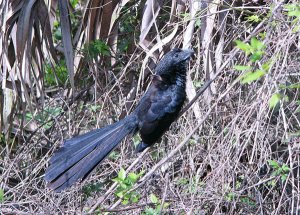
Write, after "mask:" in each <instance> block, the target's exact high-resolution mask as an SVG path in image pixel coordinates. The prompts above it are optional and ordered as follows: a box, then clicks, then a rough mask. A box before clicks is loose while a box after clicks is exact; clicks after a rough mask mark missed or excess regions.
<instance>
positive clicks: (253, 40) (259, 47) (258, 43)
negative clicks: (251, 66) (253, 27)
mask: <svg viewBox="0 0 300 215" xmlns="http://www.w3.org/2000/svg"><path fill="white" fill-rule="evenodd" d="M250 44H251V46H252V48H253V49H254V50H257V51H260V50H263V49H264V48H265V45H264V44H263V43H262V42H261V41H259V40H258V39H256V38H255V37H252V38H251V41H250Z"/></svg>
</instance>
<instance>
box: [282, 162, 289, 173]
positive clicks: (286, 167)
mask: <svg viewBox="0 0 300 215" xmlns="http://www.w3.org/2000/svg"><path fill="white" fill-rule="evenodd" d="M281 168H282V170H283V171H284V172H289V171H290V168H289V167H288V165H286V164H283V165H282V167H281Z"/></svg>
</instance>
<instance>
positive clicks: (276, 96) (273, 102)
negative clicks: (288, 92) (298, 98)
mask: <svg viewBox="0 0 300 215" xmlns="http://www.w3.org/2000/svg"><path fill="white" fill-rule="evenodd" d="M280 100H281V95H280V94H279V93H275V94H273V95H272V96H271V98H270V100H269V106H270V108H274V107H275V106H276V105H277V104H278V102H280Z"/></svg>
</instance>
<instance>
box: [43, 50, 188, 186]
mask: <svg viewBox="0 0 300 215" xmlns="http://www.w3.org/2000/svg"><path fill="white" fill-rule="evenodd" d="M192 54H193V51H192V50H181V49H178V48H175V49H173V50H171V51H170V52H168V53H167V54H166V55H165V56H164V57H163V58H162V60H161V61H160V62H159V63H158V65H157V67H156V68H155V75H153V79H152V83H151V85H150V87H149V89H148V90H147V92H146V93H145V95H144V96H143V97H142V99H141V101H140V103H139V104H138V105H137V107H136V109H135V110H134V111H133V112H132V113H131V114H130V115H128V116H127V117H125V118H124V119H122V120H120V121H118V122H116V123H114V124H112V125H108V126H106V127H104V128H100V129H96V130H93V131H90V132H88V133H86V134H83V135H79V136H77V137H74V138H72V139H69V140H67V141H66V142H65V143H64V144H63V146H62V147H61V148H60V149H59V150H57V152H56V153H55V154H54V155H53V156H52V158H51V159H50V166H49V167H48V169H47V171H46V174H45V180H46V181H47V182H48V187H50V188H51V189H54V190H56V191H57V192H59V191H61V190H63V189H65V188H67V187H70V186H71V185H72V184H74V183H75V182H76V181H78V180H79V179H82V180H83V179H85V178H86V177H87V176H88V175H89V173H90V172H91V171H92V170H93V169H94V168H95V167H96V166H97V165H98V164H99V163H100V162H101V161H103V160H104V158H105V157H106V156H107V155H108V154H109V153H110V152H111V151H112V150H113V149H114V148H115V147H116V146H117V145H118V144H119V143H120V142H121V141H122V139H124V138H125V137H126V136H127V135H129V134H134V133H136V132H138V131H139V132H140V135H141V138H142V142H141V143H139V145H138V146H137V148H136V151H138V152H141V151H143V150H144V149H146V148H147V147H149V146H151V145H153V144H154V143H155V142H156V141H157V140H158V139H159V138H160V137H161V136H162V135H163V133H164V132H165V131H166V130H167V129H168V128H169V127H170V125H171V123H172V122H173V121H174V120H175V119H176V118H177V116H178V114H179V111H180V110H181V108H182V106H183V103H184V101H185V99H186V93H185V84H186V62H187V61H188V60H189V59H190V57H191V55H192Z"/></svg>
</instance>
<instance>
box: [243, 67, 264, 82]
mask: <svg viewBox="0 0 300 215" xmlns="http://www.w3.org/2000/svg"><path fill="white" fill-rule="evenodd" d="M265 74H266V73H265V72H264V71H261V70H256V71H255V72H247V73H246V74H243V75H242V80H241V83H242V84H250V83H251V82H253V81H256V80H258V79H259V78H260V77H262V76H264V75H265Z"/></svg>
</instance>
